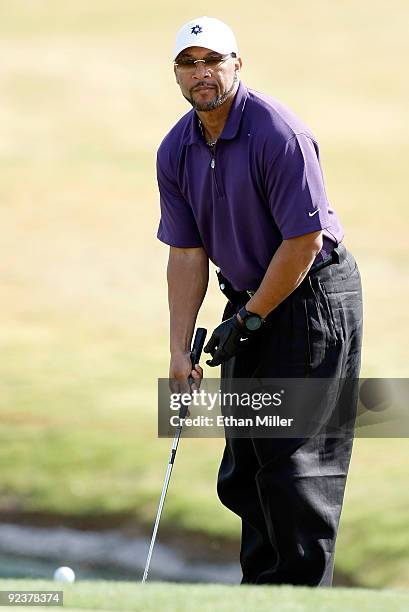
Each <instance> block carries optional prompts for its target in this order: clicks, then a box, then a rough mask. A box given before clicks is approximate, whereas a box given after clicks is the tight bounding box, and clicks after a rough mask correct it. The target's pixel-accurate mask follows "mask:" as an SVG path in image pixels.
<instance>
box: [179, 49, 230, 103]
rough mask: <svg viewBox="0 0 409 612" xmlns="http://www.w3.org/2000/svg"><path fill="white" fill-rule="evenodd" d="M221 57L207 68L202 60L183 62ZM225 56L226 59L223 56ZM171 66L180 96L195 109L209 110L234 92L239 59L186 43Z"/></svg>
mask: <svg viewBox="0 0 409 612" xmlns="http://www.w3.org/2000/svg"><path fill="white" fill-rule="evenodd" d="M209 58H210V59H214V60H217V59H220V60H224V61H220V62H219V63H217V64H216V65H215V66H211V67H210V68H209V67H208V66H206V65H205V64H204V63H203V62H198V63H197V64H193V66H192V65H190V66H185V65H183V62H184V61H185V60H200V59H209ZM224 58H226V59H224ZM178 62H181V63H180V64H179V65H178V66H175V67H174V70H175V76H176V82H177V83H178V85H179V87H180V90H181V92H182V94H183V96H184V97H185V98H186V100H188V102H190V104H191V105H192V106H193V108H195V109H196V110H198V111H211V110H214V109H215V108H218V107H219V106H221V105H222V104H223V103H224V102H225V101H226V100H227V99H228V98H229V97H230V96H232V95H233V94H234V93H235V88H236V83H237V81H238V73H239V71H240V68H241V59H240V58H237V57H232V56H231V55H229V56H226V55H222V54H220V53H217V52H216V51H212V50H211V49H205V48H203V47H189V48H188V49H185V50H184V51H181V53H179V55H178V57H177V58H176V60H175V63H176V64H177V63H178Z"/></svg>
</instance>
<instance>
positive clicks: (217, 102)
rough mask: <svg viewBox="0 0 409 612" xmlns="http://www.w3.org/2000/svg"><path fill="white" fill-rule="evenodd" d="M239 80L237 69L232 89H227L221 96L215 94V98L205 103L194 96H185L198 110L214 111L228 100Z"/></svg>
mask: <svg viewBox="0 0 409 612" xmlns="http://www.w3.org/2000/svg"><path fill="white" fill-rule="evenodd" d="M237 81H238V75H237V71H235V73H234V78H233V82H232V84H231V87H230V89H229V90H228V91H225V92H224V94H222V95H221V96H215V97H214V98H213V100H210V101H209V102H206V103H205V104H201V103H200V102H195V100H193V98H188V97H187V96H185V98H186V100H187V101H188V102H190V104H191V105H192V106H193V108H194V109H195V110H197V111H201V112H206V111H212V110H214V109H215V108H219V106H221V105H222V104H224V103H225V102H226V100H227V98H228V97H229V96H230V94H231V93H232V92H233V90H234V88H235V86H236V83H237ZM198 85H199V84H198ZM198 85H196V86H195V87H198Z"/></svg>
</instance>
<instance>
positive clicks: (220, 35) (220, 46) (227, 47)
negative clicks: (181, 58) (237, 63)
mask: <svg viewBox="0 0 409 612" xmlns="http://www.w3.org/2000/svg"><path fill="white" fill-rule="evenodd" d="M188 47H204V48H205V49H211V50H212V51H217V52H218V53H223V54H225V53H236V54H237V55H238V54H239V50H238V47H237V42H236V38H235V36H234V34H233V32H232V31H231V29H230V28H229V26H228V25H226V24H225V23H223V21H220V20H219V19H214V18H213V17H198V18H197V19H192V20H191V21H188V23H185V25H184V26H182V27H181V28H180V30H179V32H178V33H177V35H176V44H175V48H174V51H173V59H176V58H177V56H178V55H179V53H180V52H181V51H183V50H184V49H187V48H188Z"/></svg>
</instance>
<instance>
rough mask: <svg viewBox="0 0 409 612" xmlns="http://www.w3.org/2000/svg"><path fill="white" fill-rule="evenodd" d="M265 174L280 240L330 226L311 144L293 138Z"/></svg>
mask: <svg viewBox="0 0 409 612" xmlns="http://www.w3.org/2000/svg"><path fill="white" fill-rule="evenodd" d="M265 172H266V190H267V198H268V203H269V206H270V210H271V214H272V215H273V218H274V221H275V223H276V224H277V227H278V229H279V230H280V233H281V235H282V237H283V239H284V240H286V239H288V238H294V237H296V236H302V235H303V234H308V233H310V232H314V231H318V230H322V229H325V228H326V227H329V226H330V225H331V221H330V218H329V214H328V201H327V197H326V193H325V186H324V179H323V175H322V170H321V165H320V161H319V151H318V145H317V144H316V143H315V141H313V140H312V139H311V138H310V137H308V136H306V135H305V134H296V135H294V136H293V137H292V138H290V139H289V140H288V141H287V142H286V143H285V145H284V146H283V147H282V149H281V150H280V152H279V153H278V154H277V156H276V157H275V159H274V161H273V162H272V163H270V164H268V166H267V167H265Z"/></svg>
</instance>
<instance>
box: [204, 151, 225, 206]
mask: <svg viewBox="0 0 409 612" xmlns="http://www.w3.org/2000/svg"><path fill="white" fill-rule="evenodd" d="M207 146H208V147H209V151H210V156H211V160H210V168H211V172H212V177H213V183H214V186H215V189H216V193H217V197H218V198H221V197H222V194H221V191H220V189H219V184H218V182H217V174H216V146H217V143H215V144H214V145H207Z"/></svg>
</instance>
